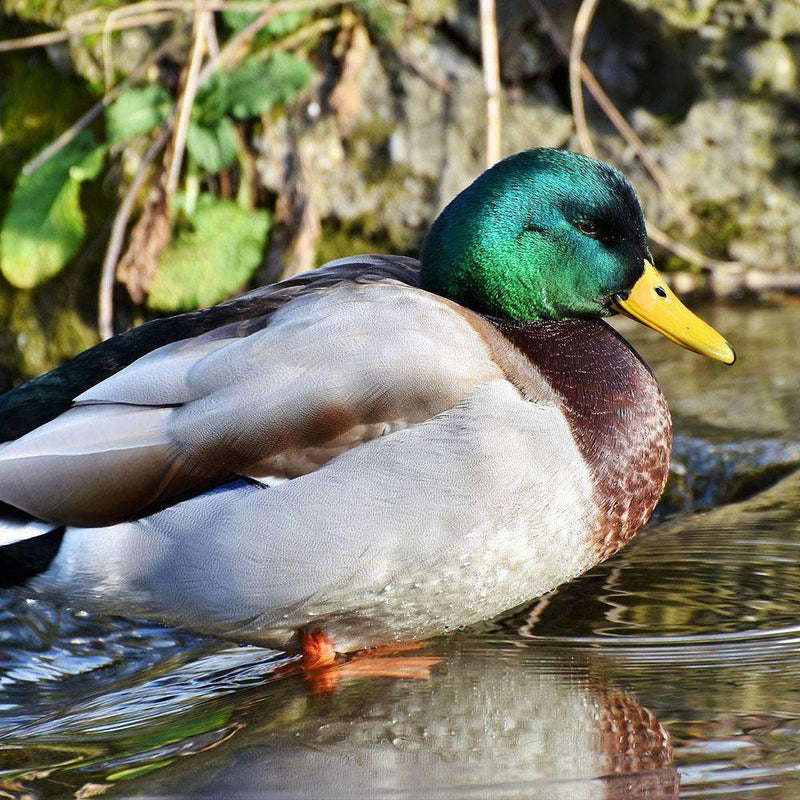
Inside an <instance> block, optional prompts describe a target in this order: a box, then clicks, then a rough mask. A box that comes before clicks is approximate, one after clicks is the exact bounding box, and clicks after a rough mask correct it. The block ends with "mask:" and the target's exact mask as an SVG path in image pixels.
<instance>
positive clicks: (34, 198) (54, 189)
mask: <svg viewBox="0 0 800 800" xmlns="http://www.w3.org/2000/svg"><path fill="white" fill-rule="evenodd" d="M98 149H99V148H95V139H94V136H92V134H91V133H90V132H88V131H84V132H83V133H82V134H81V135H80V136H78V137H77V138H76V139H75V141H73V142H72V143H71V144H70V145H68V146H67V147H65V148H64V149H63V150H62V151H61V152H60V153H57V154H56V155H55V156H53V157H52V158H51V159H50V160H49V161H46V162H45V163H44V164H42V166H41V167H39V169H37V170H36V171H35V172H34V173H33V174H32V175H22V174H20V176H19V177H18V178H17V181H16V184H15V185H14V191H13V193H12V195H11V200H10V202H9V206H8V212H7V213H6V215H5V217H4V219H3V222H2V226H1V227H0V270H2V273H3V275H4V276H5V277H6V279H7V280H8V282H9V283H11V284H12V285H13V286H17V287H18V288H20V289H31V288H33V287H34V286H38V285H39V284H41V283H44V281H46V280H48V279H49V278H52V277H53V276H54V275H56V274H57V273H58V272H60V271H61V269H62V268H63V267H64V266H65V265H66V264H67V263H68V262H69V260H70V259H71V258H72V257H73V256H74V255H75V253H76V252H77V251H78V248H79V247H80V245H81V242H83V238H84V236H85V235H86V220H85V219H84V216H83V212H82V211H81V207H80V202H79V200H80V184H81V181H83V180H89V179H90V178H91V177H93V175H96V174H97V171H98V170H99V168H100V165H101V163H102V155H101V156H100V157H99V158H98V154H97V150H98ZM73 170H74V174H73Z"/></svg>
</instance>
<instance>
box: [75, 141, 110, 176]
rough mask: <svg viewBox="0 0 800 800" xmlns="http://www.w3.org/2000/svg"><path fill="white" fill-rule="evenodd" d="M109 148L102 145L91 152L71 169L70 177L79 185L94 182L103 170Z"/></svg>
mask: <svg viewBox="0 0 800 800" xmlns="http://www.w3.org/2000/svg"><path fill="white" fill-rule="evenodd" d="M107 152H108V148H107V147H106V146H105V145H103V144H101V145H98V146H97V147H95V148H94V149H93V150H90V151H89V152H88V153H87V154H86V155H85V156H84V157H83V158H82V159H81V160H80V161H79V162H78V163H77V164H75V165H73V166H71V167H70V168H69V176H70V178H72V180H74V181H77V182H78V183H83V182H84V181H91V180H94V179H95V178H96V177H97V176H98V175H99V174H100V170H101V169H102V168H103V161H105V158H106V153H107Z"/></svg>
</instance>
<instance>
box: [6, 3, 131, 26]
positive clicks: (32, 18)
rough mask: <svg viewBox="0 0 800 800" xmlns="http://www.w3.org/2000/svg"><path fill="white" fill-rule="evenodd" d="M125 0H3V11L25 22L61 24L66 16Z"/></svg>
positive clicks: (109, 5) (106, 6) (114, 4)
mask: <svg viewBox="0 0 800 800" xmlns="http://www.w3.org/2000/svg"><path fill="white" fill-rule="evenodd" d="M124 2H125V0H5V2H4V4H3V11H4V12H5V13H6V14H8V15H14V16H16V17H19V18H20V19H21V20H24V21H26V22H40V23H44V24H45V25H52V26H54V27H55V26H61V25H62V24H63V23H64V20H66V19H67V17H71V16H72V15H73V14H79V13H81V12H82V11H89V10H91V9H94V8H98V7H100V8H114V7H115V6H121V5H123V4H124Z"/></svg>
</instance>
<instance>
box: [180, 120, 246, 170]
mask: <svg viewBox="0 0 800 800" xmlns="http://www.w3.org/2000/svg"><path fill="white" fill-rule="evenodd" d="M238 146H239V139H238V137H237V136H236V126H235V125H234V124H233V122H231V120H230V119H228V117H222V118H221V119H220V120H219V121H218V122H217V123H216V125H214V126H213V127H206V126H204V125H201V124H199V123H197V122H195V121H194V120H193V121H192V122H191V123H189V131H188V134H187V136H186V149H187V150H188V151H189V153H190V154H191V156H192V158H193V159H194V160H195V161H196V162H197V164H198V165H199V166H200V167H202V168H203V169H204V170H206V172H220V171H221V170H223V169H227V168H228V167H230V166H231V165H232V164H233V163H234V162H235V161H236V152H237V148H238Z"/></svg>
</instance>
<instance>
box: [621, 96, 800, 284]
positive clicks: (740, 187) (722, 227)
mask: <svg viewBox="0 0 800 800" xmlns="http://www.w3.org/2000/svg"><path fill="white" fill-rule="evenodd" d="M643 119H644V118H643V115H642V114H641V113H640V114H638V115H637V116H636V117H635V118H634V121H635V122H637V124H638V123H639V122H640V121H641V120H643ZM645 131H646V133H647V137H648V146H649V147H650V149H651V150H652V151H653V153H654V154H655V156H656V158H657V159H658V161H659V162H660V163H661V164H662V165H663V166H664V168H665V170H666V172H667V174H668V176H669V180H670V184H671V185H672V187H673V188H674V189H675V190H676V191H677V193H678V194H679V196H681V197H683V198H684V199H685V200H686V201H687V203H688V206H689V208H690V210H691V211H692V213H693V214H694V216H695V217H696V218H697V219H698V221H699V226H698V232H697V234H696V236H695V237H694V243H695V244H696V245H697V246H698V248H699V249H700V250H703V251H705V252H707V253H708V254H709V255H712V256H716V257H719V258H733V259H737V260H740V261H742V262H743V263H744V264H745V265H746V266H752V267H758V268H759V269H767V270H770V269H771V270H776V271H782V270H785V269H786V268H787V267H791V266H792V265H795V264H797V263H799V262H800V207H798V205H797V203H796V201H795V198H796V191H797V189H796V186H795V184H794V182H793V180H792V178H791V177H790V176H789V175H787V174H786V173H785V172H784V171H783V170H781V169H780V168H779V164H780V162H781V161H786V160H788V158H797V156H798V154H797V153H795V152H794V151H793V150H792V147H791V146H789V147H788V149H785V150H782V149H781V145H782V143H783V142H786V143H787V145H790V140H795V139H796V125H795V123H793V122H790V121H787V120H786V119H785V117H784V115H783V114H782V113H781V112H780V110H779V109H778V108H777V107H776V106H775V105H774V104H773V103H771V102H768V101H766V100H741V99H739V100H736V99H732V98H722V99H714V100H703V101H700V102H697V103H695V104H694V105H693V106H692V108H691V110H690V111H689V113H688V115H687V116H686V119H685V120H684V121H683V122H682V123H680V124H678V125H674V126H663V125H655V124H652V123H651V122H650V121H649V120H646V119H645V126H644V128H643V131H642V132H643V134H644V132H645ZM613 146H614V145H613V144H612V147H613ZM616 152H617V154H618V160H620V161H621V162H623V163H624V151H623V150H622V148H621V147H620V146H619V145H616ZM782 154H783V157H782ZM626 171H627V172H629V174H630V175H631V176H632V178H633V179H634V182H635V184H636V186H637V188H638V189H639V192H640V194H641V196H642V200H643V205H644V208H645V210H646V213H647V214H648V216H649V218H651V219H652V220H653V221H654V222H655V223H656V224H657V225H659V227H661V228H663V229H666V230H667V231H668V232H670V233H672V234H673V235H674V236H675V238H677V239H679V240H683V241H687V240H688V239H689V237H688V236H687V231H686V230H685V229H684V227H683V225H682V224H681V222H680V221H679V220H678V218H677V216H676V214H675V212H674V210H673V209H672V208H671V207H670V206H669V205H668V204H667V201H666V199H665V198H664V195H663V193H662V192H661V191H660V190H659V189H658V187H656V186H655V185H654V184H653V182H652V180H651V179H650V178H649V177H648V176H647V175H646V173H645V172H644V169H643V168H642V167H641V165H640V164H638V163H637V162H633V161H631V162H630V163H629V164H628V166H626Z"/></svg>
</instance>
